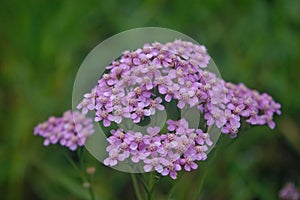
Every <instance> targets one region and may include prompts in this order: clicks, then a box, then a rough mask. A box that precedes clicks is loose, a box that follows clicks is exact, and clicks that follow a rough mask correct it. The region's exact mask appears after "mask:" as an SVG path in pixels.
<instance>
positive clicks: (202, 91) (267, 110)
mask: <svg viewBox="0 0 300 200" xmlns="http://www.w3.org/2000/svg"><path fill="white" fill-rule="evenodd" d="M209 61H210V57H209V55H208V54H207V52H206V48H205V47H204V46H199V45H196V44H193V43H191V42H185V41H180V40H176V41H174V42H171V43H167V44H164V45H163V44H160V43H157V42H156V43H153V44H151V45H149V44H146V45H144V47H143V48H142V49H137V50H135V51H131V52H130V51H125V52H124V53H123V54H122V56H121V58H120V59H119V60H117V61H114V62H113V63H112V64H111V65H109V66H107V67H106V68H107V70H108V73H105V74H104V75H103V76H102V78H101V79H100V80H99V81H98V84H97V85H96V86H95V88H93V89H92V91H91V92H90V93H88V94H85V95H84V99H83V101H82V102H81V103H80V104H79V105H78V106H77V108H78V109H81V110H82V112H83V113H84V114H85V113H87V112H88V111H89V110H95V111H96V117H95V121H103V124H104V126H106V127H108V126H110V124H111V122H115V123H117V124H119V123H121V122H122V119H123V118H129V119H132V120H133V122H134V123H139V122H140V121H141V120H142V119H143V117H145V116H151V115H154V114H155V112H156V110H164V106H163V102H171V101H172V100H175V101H176V102H177V107H178V108H179V109H183V108H184V107H185V106H189V107H193V106H197V107H198V109H199V111H200V112H201V113H202V114H203V115H204V118H205V119H206V123H207V125H208V126H212V125H214V124H215V125H216V126H217V127H218V128H220V129H221V130H222V132H223V133H224V134H230V136H231V137H236V136H237V132H238V129H239V127H240V125H241V118H243V119H245V120H246V122H247V123H249V124H252V125H255V124H258V125H263V124H268V125H269V127H270V128H272V129H273V128H274V127H275V123H274V122H273V115H274V113H277V114H280V104H278V103H276V102H275V101H274V100H273V99H272V97H270V96H269V95H268V94H265V93H264V94H259V93H258V92H257V91H255V90H250V89H249V88H247V87H245V86H244V85H243V84H239V85H235V84H232V83H227V82H225V81H224V80H222V79H220V78H218V77H217V76H216V74H214V73H211V72H208V71H205V70H203V68H206V67H207V65H208V63H209ZM162 97H163V98H162Z"/></svg>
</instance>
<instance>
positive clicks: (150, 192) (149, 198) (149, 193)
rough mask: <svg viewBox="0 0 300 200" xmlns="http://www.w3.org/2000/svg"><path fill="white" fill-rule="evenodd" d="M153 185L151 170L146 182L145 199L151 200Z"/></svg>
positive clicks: (153, 179)
mask: <svg viewBox="0 0 300 200" xmlns="http://www.w3.org/2000/svg"><path fill="white" fill-rule="evenodd" d="M154 185H155V177H154V173H153V172H151V174H150V177H149V182H148V192H147V199H148V200H151V199H152V193H153V190H154Z"/></svg>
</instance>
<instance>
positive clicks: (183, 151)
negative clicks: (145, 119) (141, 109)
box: [104, 119, 212, 179]
mask: <svg viewBox="0 0 300 200" xmlns="http://www.w3.org/2000/svg"><path fill="white" fill-rule="evenodd" d="M167 124H168V131H169V132H168V133H160V131H161V130H160V128H159V127H149V128H148V129H147V133H148V134H145V135H143V134H142V133H140V132H133V131H127V132H124V131H123V130H122V129H117V130H112V131H111V134H112V135H111V136H110V137H109V138H108V139H107V140H108V142H109V144H110V145H109V146H108V147H107V151H108V152H109V157H108V158H106V159H105V160H104V164H105V165H107V166H115V165H117V163H118V162H119V161H124V160H125V159H127V158H130V159H131V161H132V162H133V163H139V162H142V164H143V168H144V171H145V172H150V171H152V170H155V171H157V172H158V173H160V174H162V175H163V176H166V175H170V176H171V178H173V179H176V177H177V171H180V170H182V169H184V170H186V171H191V170H192V169H197V167H198V165H197V164H196V163H195V161H201V160H205V159H206V158H207V155H206V151H207V150H208V146H211V145H212V141H211V140H210V138H209V134H208V133H204V132H203V131H202V130H201V129H190V128H189V127H188V122H187V121H186V120H185V119H181V120H178V121H173V120H168V121H167Z"/></svg>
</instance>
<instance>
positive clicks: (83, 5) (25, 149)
mask: <svg viewBox="0 0 300 200" xmlns="http://www.w3.org/2000/svg"><path fill="white" fill-rule="evenodd" d="M299 10H300V1H298V0H290V1H284V0H262V1H250V0H246V1H230V2H229V1H222V0H213V1H196V0H195V1H181V0H173V1H164V0H162V1H158V0H148V1H141V2H140V1H136V0H135V1H118V2H117V1H115V0H110V1H85V2H83V1H70V0H69V1H67V0H65V1H61V0H51V1H48V0H47V1H35V0H27V1H16V0H11V1H0V54H1V57H0V103H1V107H0V113H1V116H0V117H1V118H0V127H1V132H0V134H1V140H0V145H1V146H0V158H1V159H0V191H1V199H14V200H15V199H87V198H89V196H88V191H87V190H86V189H85V188H83V186H82V180H81V179H80V177H79V173H78V171H76V170H75V169H73V168H72V165H71V164H70V163H68V162H67V160H66V158H65V156H64V155H65V154H69V155H71V156H73V157H74V159H75V160H76V158H77V157H76V153H70V152H68V150H66V149H63V148H61V147H57V146H55V147H47V148H45V147H43V146H42V139H41V138H38V137H34V136H33V135H32V129H33V127H34V126H35V124H37V123H39V122H40V121H44V120H46V119H47V117H48V116H49V115H56V116H59V115H61V114H62V113H63V111H64V110H67V109H69V108H70V107H71V93H72V85H73V80H74V78H75V75H76V71H77V69H78V68H79V66H80V63H81V62H82V60H83V59H84V57H85V56H86V55H87V53H88V52H89V51H90V50H91V49H92V48H93V47H94V46H96V45H97V44H98V43H99V42H101V41H103V40H105V39H106V38H107V37H109V36H112V35H113V34H116V33H119V32H120V31H124V30H127V29H131V28H135V27H142V26H160V27H165V28H171V29H175V30H177V31H180V32H183V33H185V34H187V35H189V36H191V37H192V38H194V39H195V40H197V41H199V42H200V43H203V44H205V45H206V46H207V48H208V50H209V52H210V54H211V55H212V57H213V58H214V61H215V62H216V64H217V65H218V67H219V69H220V71H221V73H222V76H223V78H224V79H225V80H230V81H232V82H235V83H237V82H244V83H246V85H247V86H249V87H251V88H257V89H258V90H259V91H261V92H265V91H267V92H268V93H270V94H271V95H272V96H273V97H274V98H275V99H276V100H277V101H279V102H280V103H281V104H282V107H283V108H282V112H283V115H282V116H280V117H277V118H276V119H275V121H276V122H277V128H276V130H275V131H270V130H269V129H268V128H267V127H263V128H262V127H257V128H253V129H250V130H248V131H247V132H245V133H242V134H240V136H239V137H238V138H237V139H235V140H234V141H232V140H230V139H228V138H227V137H226V136H223V137H222V139H221V141H220V143H219V144H218V145H217V149H216V150H215V152H214V154H211V155H213V157H212V158H209V159H208V161H207V162H206V163H205V164H203V166H201V167H200V169H198V170H197V171H195V172H193V173H190V174H184V175H183V177H182V178H181V179H180V180H179V181H178V184H177V187H176V190H175V191H174V195H173V196H174V197H176V199H187V197H188V196H192V195H194V194H195V193H196V192H197V187H198V186H199V185H200V181H201V177H202V175H203V173H204V172H206V173H207V175H206V179H205V182H204V185H203V188H202V193H201V196H202V199H233V200H235V199H276V198H277V194H278V190H279V189H280V187H281V186H283V185H284V183H285V182H286V181H292V182H296V183H297V184H298V186H299V184H300V172H299V169H300V162H299V160H300V125H299V123H298V122H299V120H300V116H299V112H300V92H299V89H300V88H299V86H300V78H299V77H298V76H299V72H300V68H299V66H300V56H299V52H300V17H299V16H300V15H299ZM86 163H87V165H93V166H96V168H97V171H96V174H95V177H94V181H95V182H94V187H95V190H96V196H97V198H98V199H121V198H122V199H134V193H133V189H132V185H131V182H130V179H129V178H130V176H129V174H125V173H121V172H118V171H115V170H112V169H109V168H107V167H104V166H103V165H102V164H101V163H98V162H97V161H95V160H94V159H93V158H89V157H88V158H87V160H86ZM174 183H175V182H173V183H172V182H171V180H169V179H166V180H163V181H162V182H161V183H160V186H159V189H157V190H156V191H155V192H156V196H157V198H158V199H159V198H160V196H161V194H164V193H165V192H166V191H167V190H168V188H169V187H171V185H172V184H174ZM174 199H175V198H174Z"/></svg>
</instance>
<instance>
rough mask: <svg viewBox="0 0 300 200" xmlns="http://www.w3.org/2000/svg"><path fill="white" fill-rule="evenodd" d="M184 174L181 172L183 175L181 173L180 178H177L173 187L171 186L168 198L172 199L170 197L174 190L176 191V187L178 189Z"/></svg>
mask: <svg viewBox="0 0 300 200" xmlns="http://www.w3.org/2000/svg"><path fill="white" fill-rule="evenodd" d="M183 174H184V173H181V175H180V176H179V177H178V179H177V180H176V182H175V184H174V185H173V186H172V188H171V190H170V192H169V194H168V198H167V199H168V200H170V199H171V198H172V196H173V194H174V192H175V191H176V189H177V186H178V184H179V182H180V180H181V179H182V177H183Z"/></svg>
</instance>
